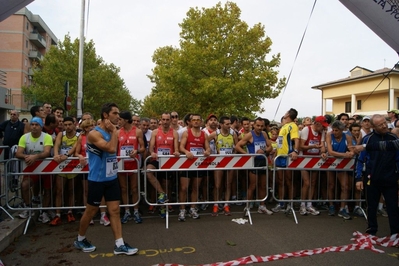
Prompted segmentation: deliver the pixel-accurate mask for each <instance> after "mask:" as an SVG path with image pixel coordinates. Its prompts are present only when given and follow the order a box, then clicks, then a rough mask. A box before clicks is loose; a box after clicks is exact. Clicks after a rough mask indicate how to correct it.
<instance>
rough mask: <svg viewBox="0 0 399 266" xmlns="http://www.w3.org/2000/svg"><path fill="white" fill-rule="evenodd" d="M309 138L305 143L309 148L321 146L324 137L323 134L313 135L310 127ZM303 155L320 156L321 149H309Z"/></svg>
mask: <svg viewBox="0 0 399 266" xmlns="http://www.w3.org/2000/svg"><path fill="white" fill-rule="evenodd" d="M307 128H308V138H307V139H306V141H305V146H309V145H320V144H321V137H322V133H318V134H317V135H315V134H314V133H313V130H312V127H311V126H308V127H307ZM302 154H303V155H319V154H320V149H317V148H312V149H308V150H306V151H305V150H303V151H302Z"/></svg>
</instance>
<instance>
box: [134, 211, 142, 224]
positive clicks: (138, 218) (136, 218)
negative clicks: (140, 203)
mask: <svg viewBox="0 0 399 266" xmlns="http://www.w3.org/2000/svg"><path fill="white" fill-rule="evenodd" d="M133 219H134V222H135V223H136V224H141V223H142V222H143V219H141V215H140V213H139V211H134V213H133Z"/></svg>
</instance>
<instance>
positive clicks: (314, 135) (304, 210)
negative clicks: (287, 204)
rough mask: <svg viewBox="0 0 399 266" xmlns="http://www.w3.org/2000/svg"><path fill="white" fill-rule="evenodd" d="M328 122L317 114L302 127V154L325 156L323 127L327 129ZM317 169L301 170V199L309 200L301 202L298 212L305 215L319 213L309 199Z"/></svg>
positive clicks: (311, 195) (312, 191)
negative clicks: (309, 122)
mask: <svg viewBox="0 0 399 266" xmlns="http://www.w3.org/2000/svg"><path fill="white" fill-rule="evenodd" d="M327 127H328V123H327V120H326V118H325V117H324V116H317V117H316V118H315V119H314V121H313V124H312V125H310V126H307V127H305V128H304V129H302V131H301V134H300V138H301V140H300V145H299V147H300V149H301V150H302V151H301V153H302V155H307V156H308V155H309V156H321V157H322V158H323V159H326V158H327V154H326V147H325V145H324V142H325V134H324V132H325V129H327ZM317 174H318V172H317V171H306V170H302V171H301V175H302V192H301V199H302V200H309V201H308V202H307V203H306V206H305V202H304V201H303V202H301V207H300V210H299V213H300V214H301V215H306V214H308V213H310V214H312V215H319V214H320V212H319V211H317V210H316V209H315V208H314V207H313V206H312V202H311V201H310V200H312V199H313V194H314V191H315V188H316V182H317ZM309 187H310V190H309Z"/></svg>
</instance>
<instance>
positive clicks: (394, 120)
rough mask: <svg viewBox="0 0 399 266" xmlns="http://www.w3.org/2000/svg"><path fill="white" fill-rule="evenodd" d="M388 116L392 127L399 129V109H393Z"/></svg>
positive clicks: (388, 112)
mask: <svg viewBox="0 0 399 266" xmlns="http://www.w3.org/2000/svg"><path fill="white" fill-rule="evenodd" d="M387 114H388V119H389V122H390V124H391V125H392V128H395V127H399V123H398V121H399V110H397V109H391V110H389V111H387Z"/></svg>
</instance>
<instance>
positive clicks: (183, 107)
mask: <svg viewBox="0 0 399 266" xmlns="http://www.w3.org/2000/svg"><path fill="white" fill-rule="evenodd" d="M240 15H241V10H240V9H239V8H238V6H237V5H236V4H235V3H232V2H227V3H226V4H225V5H224V7H222V5H221V3H218V4H217V5H216V6H215V7H212V8H209V9H206V8H202V9H201V10H199V9H198V8H190V10H189V11H188V12H187V17H186V18H185V19H184V20H183V22H182V23H181V24H179V26H180V27H181V32H180V47H179V48H176V47H172V46H166V47H161V48H158V49H157V50H156V51H155V52H154V54H153V57H152V60H153V62H154V63H155V67H154V69H152V74H151V75H148V77H149V78H150V80H151V82H152V83H154V87H153V88H152V90H151V93H150V95H149V96H147V97H146V98H145V99H144V104H143V113H144V114H146V115H149V116H152V115H155V114H161V113H162V112H164V111H170V110H176V111H178V112H180V113H182V114H184V113H187V112H195V113H200V114H203V115H206V114H209V113H214V114H217V115H231V114H236V115H237V114H238V115H242V116H244V115H245V116H250V117H253V116H254V115H255V113H256V112H262V111H264V110H263V109H262V108H261V106H260V105H261V103H262V101H263V100H264V99H266V98H275V97H277V96H278V95H279V93H280V91H281V89H282V88H283V87H284V86H285V78H282V79H278V77H277V75H278V71H277V70H276V68H277V67H278V66H279V65H280V54H277V55H272V56H269V57H268V58H267V55H268V54H269V53H270V50H271V44H272V41H271V39H270V38H269V37H267V36H265V30H264V26H262V25H261V24H259V23H258V24H256V25H254V26H253V27H252V28H249V27H248V25H247V23H245V22H244V21H242V20H241V19H240ZM267 59H269V61H268V60H267Z"/></svg>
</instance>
